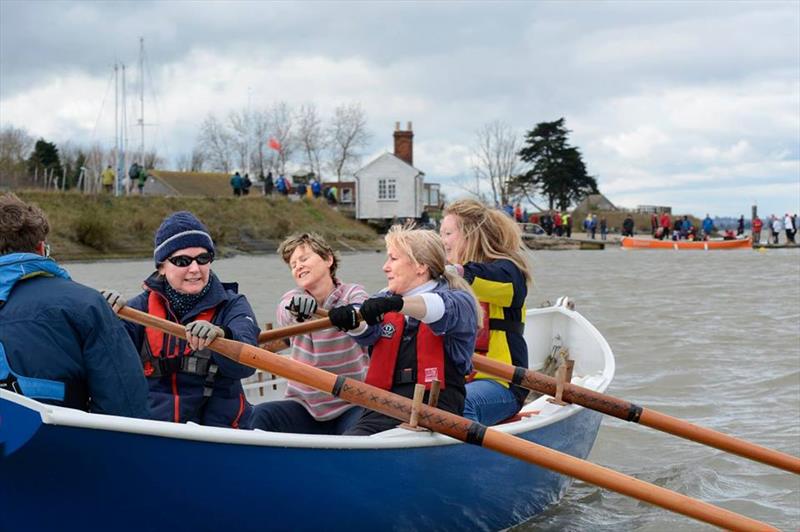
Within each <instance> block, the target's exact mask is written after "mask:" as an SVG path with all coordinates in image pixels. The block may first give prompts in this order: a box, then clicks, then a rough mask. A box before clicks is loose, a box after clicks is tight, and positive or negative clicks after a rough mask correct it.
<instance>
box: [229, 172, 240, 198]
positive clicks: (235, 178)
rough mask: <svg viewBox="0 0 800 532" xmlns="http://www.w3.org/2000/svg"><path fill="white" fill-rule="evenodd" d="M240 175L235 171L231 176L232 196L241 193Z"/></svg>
mask: <svg viewBox="0 0 800 532" xmlns="http://www.w3.org/2000/svg"><path fill="white" fill-rule="evenodd" d="M242 184H243V182H242V176H241V175H239V172H235V173H234V174H233V175H232V176H231V188H232V189H233V195H234V196H241V195H242Z"/></svg>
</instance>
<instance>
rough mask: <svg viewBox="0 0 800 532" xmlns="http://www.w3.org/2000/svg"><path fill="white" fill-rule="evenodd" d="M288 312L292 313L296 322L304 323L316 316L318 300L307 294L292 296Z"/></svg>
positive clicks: (287, 308) (287, 307)
mask: <svg viewBox="0 0 800 532" xmlns="http://www.w3.org/2000/svg"><path fill="white" fill-rule="evenodd" d="M286 310H288V311H289V312H291V313H292V316H294V319H295V320H296V321H299V322H304V321H306V320H307V319H310V318H311V317H312V316H314V312H316V311H317V300H316V299H314V298H313V297H311V296H309V295H306V294H298V295H296V296H292V300H291V301H289V304H288V305H287V306H286Z"/></svg>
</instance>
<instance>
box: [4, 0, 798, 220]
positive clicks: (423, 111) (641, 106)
mask: <svg viewBox="0 0 800 532" xmlns="http://www.w3.org/2000/svg"><path fill="white" fill-rule="evenodd" d="M580 7H581V9H579V10H578V9H575V6H574V5H572V4H564V3H556V2H553V3H549V2H538V3H525V2H492V3H490V4H485V3H461V4H458V5H455V4H452V3H449V2H425V3H405V2H396V3H389V2H381V3H363V2H318V3H295V2H269V3H265V2H249V1H232V2H212V1H183V2H157V1H144V2H132V1H131V2H127V1H115V2H88V1H72V2H66V1H58V2H56V1H37V2H22V1H14V0H3V1H0V122H2V123H3V124H6V123H13V124H14V125H16V126H21V127H25V128H26V129H28V130H29V131H31V132H32V133H33V134H35V135H40V136H44V137H46V138H48V139H50V140H55V141H57V142H65V141H68V140H69V141H72V142H74V143H81V142H89V141H91V140H97V141H100V142H107V143H109V144H110V143H111V136H112V135H113V92H109V89H108V87H109V80H110V76H111V72H112V67H113V64H114V63H115V61H123V62H125V63H126V65H127V67H128V69H127V74H128V82H129V85H128V89H129V92H130V96H133V95H134V94H136V93H137V91H138V86H139V85H138V83H139V81H138V79H139V73H138V52H139V40H138V38H139V36H140V35H142V36H143V37H144V39H145V41H144V42H145V59H146V64H147V65H148V67H149V71H148V75H147V81H148V83H147V91H146V94H145V122H146V123H147V124H148V125H147V126H146V127H145V135H146V137H147V138H148V139H152V141H154V142H155V144H156V145H157V146H158V148H159V151H160V152H162V153H165V154H167V155H168V156H169V158H174V157H175V156H177V155H179V154H182V153H187V152H188V151H189V150H190V149H191V147H192V145H193V144H194V141H195V138H196V135H197V129H198V126H199V124H200V122H201V121H202V119H203V118H204V117H205V116H206V115H207V114H208V113H214V114H216V115H217V116H218V117H220V118H224V117H225V116H227V114H228V113H229V112H230V111H232V110H241V109H243V108H245V107H247V106H252V107H253V108H262V107H265V106H268V105H270V104H272V103H273V102H276V101H286V102H288V103H290V104H291V105H294V106H298V105H300V104H301V103H304V102H314V103H315V104H316V105H317V107H318V109H319V110H320V112H321V113H322V114H323V115H324V116H327V115H330V113H332V111H333V109H334V108H335V107H336V106H337V105H339V104H341V103H344V102H352V101H357V102H361V104H362V105H363V107H364V109H365V110H366V112H367V116H368V120H369V127H370V129H371V131H372V133H373V137H372V142H371V144H370V146H369V147H368V148H367V150H365V151H366V152H367V153H370V154H380V153H382V152H384V151H391V149H392V131H393V129H394V123H395V121H398V120H399V121H401V122H406V121H413V122H414V129H415V143H416V145H415V164H416V166H417V167H419V168H420V169H421V170H423V171H424V172H425V173H426V175H428V176H429V178H431V179H436V180H438V181H441V182H442V183H443V184H446V186H448V187H450V186H452V187H453V188H452V189H446V190H452V192H453V193H456V192H457V191H458V189H459V185H457V183H458V182H463V181H468V182H471V180H472V179H473V176H472V169H471V166H470V164H469V160H470V155H471V150H472V146H473V144H474V137H475V131H476V130H477V129H478V128H479V127H481V126H482V125H483V124H485V123H488V122H490V121H494V120H502V121H504V122H506V123H508V124H509V125H510V126H511V127H513V128H515V129H516V130H517V131H518V132H519V133H520V135H521V134H522V133H523V132H524V131H526V130H529V129H532V128H533V127H534V126H535V125H536V124H537V123H538V122H542V121H551V120H555V119H558V118H559V117H565V118H566V121H567V126H568V127H569V128H570V129H571V130H572V133H571V137H570V138H571V141H572V143H573V144H574V145H576V146H578V147H579V148H580V149H581V152H582V153H583V155H584V160H585V161H586V164H587V166H588V169H589V172H590V173H591V174H593V175H595V176H597V179H598V182H599V184H600V188H601V190H602V191H603V192H606V193H607V194H608V195H609V196H610V198H611V199H612V201H628V200H629V199H631V200H633V199H638V198H640V199H642V202H643V203H648V204H649V203H654V202H656V201H657V200H658V201H662V200H663V201H671V202H674V205H676V206H680V205H682V204H684V203H685V204H687V205H688V204H690V203H691V204H696V203H697V202H698V200H696V197H697V195H698V191H699V190H706V189H705V188H703V187H713V186H717V187H718V188H719V189H720V190H725V191H726V194H725V195H722V196H721V197H724V198H726V201H728V202H729V203H728V205H729V209H730V210H731V211H734V210H739V208H740V202H741V201H748V202H749V201H751V200H750V199H747V200H743V199H741V198H742V197H744V196H746V194H749V193H750V192H752V190H750V189H748V188H747V187H750V186H751V184H752V183H758V184H759V185H760V189H761V190H764V191H765V192H764V194H765V197H766V196H768V197H769V198H771V199H770V200H769V201H774V202H776V203H777V202H783V203H788V204H796V205H797V204H800V198H798V197H797V195H793V194H792V191H793V190H794V189H793V188H791V186H790V185H791V184H792V183H794V182H796V181H798V180H800V172H798V161H800V45H798V43H799V42H800V10H798V9H797V5H796V4H794V3H791V2H691V3H679V4H674V3H669V2H663V3H652V2H650V3H645V4H637V3H631V2H602V3H600V2H597V3H593V2H585V3H581V5H580ZM21 43H24V45H21ZM137 105H138V104H135V103H134V102H133V101H132V102H131V103H130V104H129V107H128V122H129V124H130V125H131V126H133V125H135V122H136V118H137V117H138V115H139V109H138V107H137ZM138 134H139V132H138V131H137V130H136V129H135V128H133V127H131V128H130V131H129V137H130V139H138ZM131 141H132V142H133V140H131ZM367 161H368V158H365V160H364V162H367ZM451 184H453V185H451ZM787 186H789V188H786V187H787ZM773 188H774V189H775V190H782V191H783V197H781V195H780V194H772V192H770V191H772V190H773ZM737 189H738V190H742V191H743V192H742V194H741V195H739V196H737V195H735V194H734V193H733V192H732V191H734V190H737ZM662 190H666V191H667V194H663V193H662V192H661V191H662ZM745 191H746V192H745ZM728 192H731V193H730V194H729V193H728ZM650 194H652V195H653V196H652V197H651V200H647V195H650ZM617 198H620V199H617ZM701 199H702V198H701ZM709 201H710V200H709ZM701 210H702V209H701ZM776 210H780V209H778V208H777V205H776Z"/></svg>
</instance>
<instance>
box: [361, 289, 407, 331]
mask: <svg viewBox="0 0 800 532" xmlns="http://www.w3.org/2000/svg"><path fill="white" fill-rule="evenodd" d="M401 310H403V297H402V296H388V297H384V296H377V297H371V298H369V299H367V300H366V301H364V302H363V303H362V304H361V317H362V318H364V321H366V322H367V324H368V325H375V324H376V323H380V322H381V321H382V320H383V315H384V314H386V313H387V312H400V311H401Z"/></svg>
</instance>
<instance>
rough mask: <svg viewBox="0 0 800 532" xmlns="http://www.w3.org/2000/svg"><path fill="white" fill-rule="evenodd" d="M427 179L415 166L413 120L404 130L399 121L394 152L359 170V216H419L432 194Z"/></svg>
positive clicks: (357, 202)
mask: <svg viewBox="0 0 800 532" xmlns="http://www.w3.org/2000/svg"><path fill="white" fill-rule="evenodd" d="M424 178H425V174H424V173H423V172H422V171H420V170H418V169H417V168H414V132H413V131H412V129H411V122H409V123H408V128H407V129H406V130H405V131H403V130H401V129H400V122H397V123H396V125H395V132H394V153H384V154H383V155H381V156H379V157H378V158H376V159H374V160H373V161H372V162H370V163H369V164H367V165H366V166H364V167H363V168H361V169H360V170H358V171H357V172H356V173H355V183H356V193H355V196H356V218H357V219H359V220H378V219H392V218H419V217H420V216H422V211H423V210H424V209H425V206H426V204H427V203H428V202H429V198H428V196H429V195H430V193H428V192H427V191H426V187H425V181H424ZM437 192H438V187H437ZM436 201H437V202H438V193H437V194H436Z"/></svg>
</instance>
